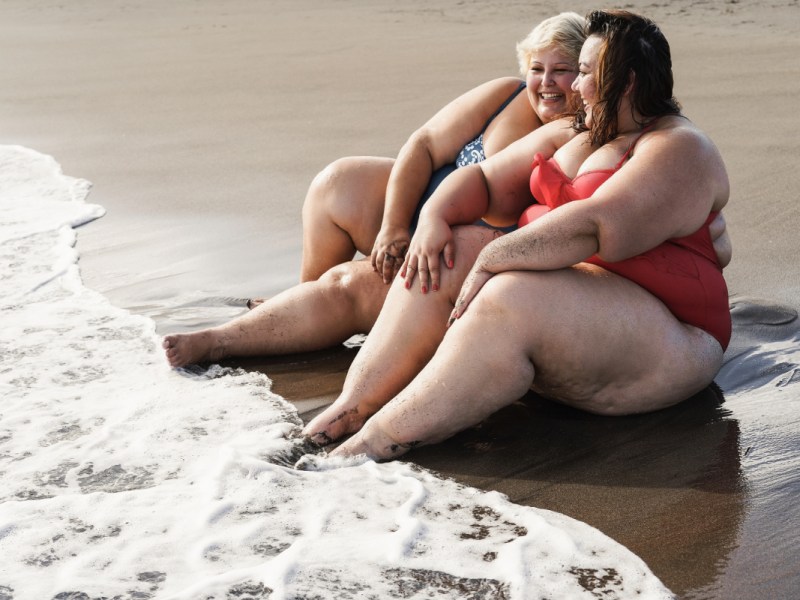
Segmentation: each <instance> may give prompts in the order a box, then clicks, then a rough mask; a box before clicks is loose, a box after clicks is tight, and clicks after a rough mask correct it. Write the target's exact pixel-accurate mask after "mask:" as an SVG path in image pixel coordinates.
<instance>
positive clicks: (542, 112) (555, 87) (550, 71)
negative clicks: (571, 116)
mask: <svg viewBox="0 0 800 600" xmlns="http://www.w3.org/2000/svg"><path fill="white" fill-rule="evenodd" d="M576 74H577V72H576V70H575V63H574V62H573V61H572V60H570V58H569V56H567V55H566V54H565V53H564V52H561V51H559V50H557V49H551V50H548V51H545V52H539V53H536V54H534V55H533V56H532V57H531V66H530V69H528V75H527V77H526V79H525V80H526V84H527V89H526V92H527V94H528V100H529V101H530V103H531V106H532V107H533V110H534V111H536V114H538V115H539V119H541V121H542V123H547V122H549V121H552V120H553V119H556V118H558V117H559V116H561V115H564V114H567V113H568V112H570V110H571V109H572V108H574V107H573V101H574V98H575V94H574V93H573V92H574V90H573V89H572V84H573V82H574V80H575V76H576Z"/></svg>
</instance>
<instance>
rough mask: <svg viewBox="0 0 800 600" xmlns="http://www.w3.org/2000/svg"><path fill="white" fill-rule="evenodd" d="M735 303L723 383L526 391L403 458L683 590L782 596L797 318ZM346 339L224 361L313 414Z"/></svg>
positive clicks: (790, 586) (797, 433) (798, 556)
mask: <svg viewBox="0 0 800 600" xmlns="http://www.w3.org/2000/svg"><path fill="white" fill-rule="evenodd" d="M731 305H732V314H733V320H734V335H733V339H732V341H731V345H730V347H729V349H728V352H727V353H726V355H725V364H724V365H723V368H722V370H721V371H720V373H719V375H718V377H717V379H716V381H717V383H718V384H719V386H720V387H717V386H711V387H709V388H707V389H705V390H703V391H702V392H700V393H699V394H697V395H695V396H694V397H692V398H690V399H688V400H687V401H685V402H682V403H681V404H679V405H677V406H674V407H672V408H670V409H667V410H664V411H660V412H658V413H652V414H646V415H639V416H631V417H623V418H621V417H615V418H603V417H597V416H593V415H589V414H586V413H583V412H581V411H578V410H574V409H571V408H568V407H565V406H562V405H559V404H555V403H552V402H548V401H546V400H544V399H542V398H539V397H537V396H535V395H533V394H529V395H528V396H526V397H525V398H524V399H522V400H521V401H520V402H517V403H515V404H514V405H512V406H509V407H507V408H506V409H505V410H503V411H500V412H499V413H497V414H496V415H494V416H493V417H492V418H490V419H489V420H487V421H486V422H484V423H483V424H481V425H480V426H478V427H475V428H472V429H469V430H467V431H464V432H462V433H461V434H459V435H457V436H455V437H454V438H452V439H451V440H448V441H446V442H444V443H441V444H437V445H435V446H429V447H421V448H417V449H415V450H414V451H413V452H411V453H409V454H408V455H407V456H406V457H405V459H406V460H408V461H411V462H415V463H417V464H419V465H421V466H423V467H426V468H429V469H432V470H434V471H436V472H438V473H440V474H441V475H444V476H447V477H452V478H453V479H455V480H457V481H459V482H461V483H464V484H467V485H471V486H474V487H478V488H482V489H487V490H497V491H499V492H502V493H504V494H506V495H508V496H509V498H510V499H511V500H512V501H514V502H518V503H520V504H528V505H531V506H536V507H538V508H545V509H550V510H554V511H558V512H560V513H563V514H566V515H569V516H571V517H574V518H576V519H580V520H581V521H584V522H586V523H589V524H590V525H592V526H594V527H597V528H598V529H600V530H601V531H602V532H603V533H605V534H606V535H608V536H610V537H612V538H614V539H615V540H617V541H618V542H620V543H622V544H624V545H625V546H627V547H628V548H630V549H631V550H632V551H633V552H635V553H636V554H638V555H639V556H640V557H641V558H642V559H643V560H645V562H647V564H648V566H649V567H650V568H651V569H652V570H653V572H654V573H655V574H656V575H657V576H658V577H660V578H661V580H662V581H663V582H664V584H665V585H667V586H668V587H669V588H670V589H671V590H673V591H674V592H675V593H676V594H678V595H679V596H680V597H681V598H692V599H699V598H734V597H737V598H738V597H740V598H757V597H759V598H760V597H769V598H780V597H791V593H793V592H791V593H790V592H789V591H790V590H796V588H797V584H798V583H800V573H798V572H797V565H798V564H800V543H799V542H798V533H797V532H796V531H795V530H794V529H791V528H786V527H785V526H784V525H782V523H785V522H792V521H793V520H795V521H796V519H797V518H800V508H796V506H798V504H797V503H796V502H795V499H796V498H797V494H798V493H800V481H798V480H797V478H796V477H793V475H792V474H793V473H797V472H798V468H800V455H799V454H798V451H797V448H798V447H800V414H798V412H797V411H796V410H791V409H792V408H793V401H794V400H797V399H800V394H798V392H797V390H798V389H800V388H798V385H799V384H800V375H798V373H800V358H799V357H800V319H798V317H797V311H795V310H794V309H792V308H787V307H783V306H776V305H772V304H769V303H763V302H762V303H757V302H750V301H743V300H738V299H734V300H732V304H731ZM355 352H356V350H355V349H352V348H342V349H336V350H329V351H324V352H316V353H309V354H304V355H295V356H289V357H280V358H271V359H249V360H246V361H245V360H238V361H236V362H231V363H230V364H232V365H233V364H235V365H238V366H243V367H246V368H251V369H258V370H261V371H263V372H265V373H267V374H268V375H269V376H270V378H271V379H272V380H273V382H274V384H273V391H275V392H276V393H278V394H280V395H282V396H284V397H285V398H286V399H288V400H290V401H292V402H293V403H294V404H295V405H296V406H297V408H298V411H299V412H300V414H301V417H302V418H303V420H304V421H308V420H310V419H311V418H313V416H314V415H315V414H316V413H317V412H318V411H319V410H321V408H322V407H324V406H326V405H327V404H329V403H330V402H332V401H333V399H334V398H335V397H336V395H337V394H338V392H339V391H340V390H341V387H342V382H343V380H344V375H345V372H346V370H347V368H348V367H349V365H350V362H351V361H352V358H353V356H354V355H355ZM720 388H722V389H724V390H725V396H726V398H723V392H722V391H721V390H720Z"/></svg>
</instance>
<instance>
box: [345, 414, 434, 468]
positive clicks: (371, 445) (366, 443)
mask: <svg viewBox="0 0 800 600" xmlns="http://www.w3.org/2000/svg"><path fill="white" fill-rule="evenodd" d="M421 443H422V442H418V441H414V442H407V443H403V442H399V441H397V440H396V439H394V438H393V437H392V436H391V435H390V434H389V432H388V431H386V430H384V428H383V427H381V426H380V424H379V423H376V422H375V419H373V420H371V421H370V422H369V423H367V424H366V425H364V427H363V428H361V430H360V431H359V432H358V433H356V434H355V435H354V436H352V437H351V438H349V439H347V440H345V441H344V442H343V443H342V444H340V445H339V446H337V447H336V448H334V449H333V451H332V452H331V456H355V455H357V454H366V455H367V456H368V457H369V458H371V459H372V460H390V459H394V458H397V457H398V456H401V455H402V454H405V453H406V452H408V451H409V450H411V449H412V448H415V447H416V446H419V445H420V444H421Z"/></svg>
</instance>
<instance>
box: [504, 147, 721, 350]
mask: <svg viewBox="0 0 800 600" xmlns="http://www.w3.org/2000/svg"><path fill="white" fill-rule="evenodd" d="M631 150H633V146H631V147H630V148H629V149H628V151H627V152H626V153H625V156H623V157H622V159H621V160H620V161H619V163H618V164H617V166H616V167H614V168H613V169H603V170H598V171H588V172H586V173H582V174H580V175H578V176H577V177H575V179H570V178H569V177H567V175H566V174H565V173H564V172H563V171H562V170H561V168H560V167H559V166H558V163H556V162H555V160H553V159H552V158H551V159H545V158H543V157H542V156H541V155H540V154H537V155H536V157H535V159H534V161H533V172H532V173H531V181H530V186H531V193H533V196H534V197H535V198H536V199H537V200H539V201H540V202H542V203H544V204H546V207H545V206H542V205H541V204H534V205H532V206H531V207H529V208H528V209H526V211H525V212H524V213H523V214H522V216H521V217H520V220H519V226H520V227H523V226H524V225H527V224H528V223H530V222H532V221H534V220H535V219H537V218H538V217H540V216H541V215H542V214H544V213H545V212H548V211H549V210H552V209H555V208H557V207H559V206H561V205H562V204H566V203H567V202H572V201H573V200H583V199H586V198H589V197H591V195H592V194H593V193H594V192H595V190H596V189H597V188H598V187H600V185H602V184H603V183H604V182H605V181H606V180H607V179H609V178H610V177H611V176H612V175H613V174H614V173H615V172H616V171H617V170H619V168H620V167H621V166H622V164H623V163H624V162H625V160H627V158H628V155H629V154H630V152H631ZM715 216H716V213H711V214H710V215H709V216H708V219H706V222H705V223H704V224H703V226H702V227H701V228H700V229H698V230H697V231H696V232H694V233H693V234H691V235H687V236H685V237H681V238H673V239H670V240H667V241H665V242H663V243H662V244H659V245H658V246H656V247H655V248H653V249H652V250H648V251H647V252H644V253H642V254H639V255H638V256H634V257H632V258H628V259H626V260H623V261H620V262H614V263H609V262H606V261H604V260H601V259H600V258H599V257H597V256H596V255H595V256H592V257H591V258H588V259H587V260H586V262H587V263H591V264H594V265H598V266H601V267H603V268H604V269H607V270H608V271H611V272H612V273H616V274H617V275H621V276H622V277H625V278H626V279H629V280H631V281H633V282H634V283H637V284H638V285H640V286H641V287H643V288H644V289H646V290H647V291H648V292H650V293H651V294H653V295H654V296H655V297H656V298H658V299H659V300H661V301H662V302H663V303H664V304H665V305H666V306H667V308H668V309H669V310H670V311H671V312H672V314H673V315H675V317H676V318H677V319H678V320H680V321H682V322H684V323H688V324H689V325H694V326H695V327H699V328H700V329H703V330H704V331H707V332H708V333H710V334H711V335H713V336H714V337H715V338H716V339H717V341H719V343H720V345H721V346H722V348H723V350H724V349H725V348H727V346H728V342H729V341H730V338H731V314H730V308H729V306H728V288H727V286H726V285H725V279H724V278H723V277H722V268H721V267H720V265H719V261H718V260H717V255H716V253H715V252H714V245H713V244H712V242H711V234H710V233H709V230H708V225H709V223H711V221H713V220H714V217H715Z"/></svg>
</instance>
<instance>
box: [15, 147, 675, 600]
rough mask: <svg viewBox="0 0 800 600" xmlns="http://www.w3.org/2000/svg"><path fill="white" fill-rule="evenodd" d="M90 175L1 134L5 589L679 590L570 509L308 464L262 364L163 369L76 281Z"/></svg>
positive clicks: (191, 595)
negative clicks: (9, 142) (252, 368)
mask: <svg viewBox="0 0 800 600" xmlns="http://www.w3.org/2000/svg"><path fill="white" fill-rule="evenodd" d="M89 189H90V185H89V184H88V182H86V181H84V180H80V179H74V178H71V177H68V176H65V175H63V174H62V173H61V170H60V167H59V165H58V164H57V163H56V162H55V161H54V160H53V159H52V158H50V157H47V156H44V155H41V154H38V153H36V152H34V151H31V150H28V149H25V148H21V147H16V146H2V147H0V210H2V215H3V218H2V225H0V256H1V257H2V258H1V259H0V260H1V261H2V262H1V264H2V265H3V266H2V272H0V312H1V313H2V319H3V327H2V332H1V333H0V349H1V350H2V354H0V391H1V392H2V402H1V403H0V478H1V479H0V480H1V481H2V488H0V599H3V600H9V599H15V600H23V599H25V600H27V599H31V600H34V599H35V600H43V599H44V600H47V599H56V598H57V599H61V600H67V599H72V600H79V599H86V600H89V599H99V598H119V599H134V598H136V599H147V598H159V599H161V598H176V599H177V598H184V599H199V598H202V599H217V598H220V599H222V598H232V599H233V598H235V599H240V600H241V599H245V598H250V599H257V598H258V599H260V598H270V599H275V600H277V599H284V598H285V599H288V598H336V599H343V598H381V599H383V598H433V597H435V598H515V599H516V598H519V599H523V598H526V599H527V598H570V599H579V598H597V597H615V598H625V597H637V598H669V597H672V596H671V594H670V592H669V591H668V590H666V589H665V588H664V587H663V585H662V584H661V582H660V581H659V580H658V579H657V578H656V577H655V576H654V575H653V574H652V573H651V572H650V570H649V569H648V568H647V566H646V565H645V564H644V563H643V562H642V561H641V560H640V559H639V558H638V557H636V556H635V555H633V554H632V553H631V552H630V551H628V550H627V549H625V548H624V547H622V546H621V545H619V544H618V543H616V542H614V541H613V540H611V539H609V538H608V537H606V536H604V535H603V534H602V533H600V532H599V531H598V530H596V529H593V528H592V527H590V526H588V525H586V524H584V523H581V522H578V521H575V520H573V519H571V518H568V517H566V516H564V515H561V514H558V513H554V512H550V511H545V510H537V509H534V508H529V507H521V506H517V505H514V504H512V503H510V502H509V501H508V500H507V499H506V498H505V497H504V496H502V495H500V494H498V493H486V492H481V491H478V490H475V489H471V488H467V487H464V486H461V485H459V484H457V483H455V482H453V481H448V480H443V479H441V478H438V477H436V476H434V475H433V474H431V473H430V472H427V471H425V470H422V469H420V468H418V467H416V466H414V465H413V464H410V463H404V462H394V463H386V464H377V463H374V462H372V461H369V460H366V459H354V460H346V461H343V460H334V459H332V458H328V457H326V456H325V455H319V454H312V455H308V456H305V457H304V458H303V459H301V460H300V463H299V467H298V468H295V466H294V463H295V461H296V459H297V458H298V456H300V455H302V454H303V453H304V452H305V451H306V450H307V448H306V446H305V445H304V443H303V441H302V440H301V439H300V438H299V437H298V433H299V430H300V426H301V422H300V420H299V418H298V416H297V413H296V411H295V410H294V408H293V407H292V405H291V404H289V403H287V402H286V401H284V400H283V399H282V398H280V397H278V396H277V395H275V394H274V393H272V392H271V391H270V380H269V379H268V378H267V377H266V376H264V375H262V374H259V373H252V372H246V371H243V370H232V369H227V368H222V367H219V366H213V367H211V368H210V369H208V370H205V371H202V372H190V371H186V370H173V369H170V368H169V367H168V366H167V364H166V362H165V360H164V358H163V354H162V351H161V349H160V344H159V339H158V338H157V336H156V333H155V327H154V324H153V322H152V321H151V320H150V319H148V318H145V317H142V316H137V315H134V314H131V313H129V312H127V311H125V310H122V309H119V308H116V307H114V306H112V305H111V304H110V303H109V302H108V301H107V300H106V299H105V298H104V297H102V296H101V295H99V294H98V293H96V292H93V291H92V290H89V289H87V288H85V287H84V286H83V285H82V283H81V279H80V273H79V270H78V268H77V256H76V254H75V252H74V249H73V246H74V242H75V234H74V228H75V227H78V226H80V225H82V224H85V223H87V222H89V221H91V220H93V219H96V218H98V217H100V216H101V215H102V214H103V209H102V208H101V207H99V206H96V205H92V204H88V203H86V202H85V198H86V196H87V194H88V193H89Z"/></svg>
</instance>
